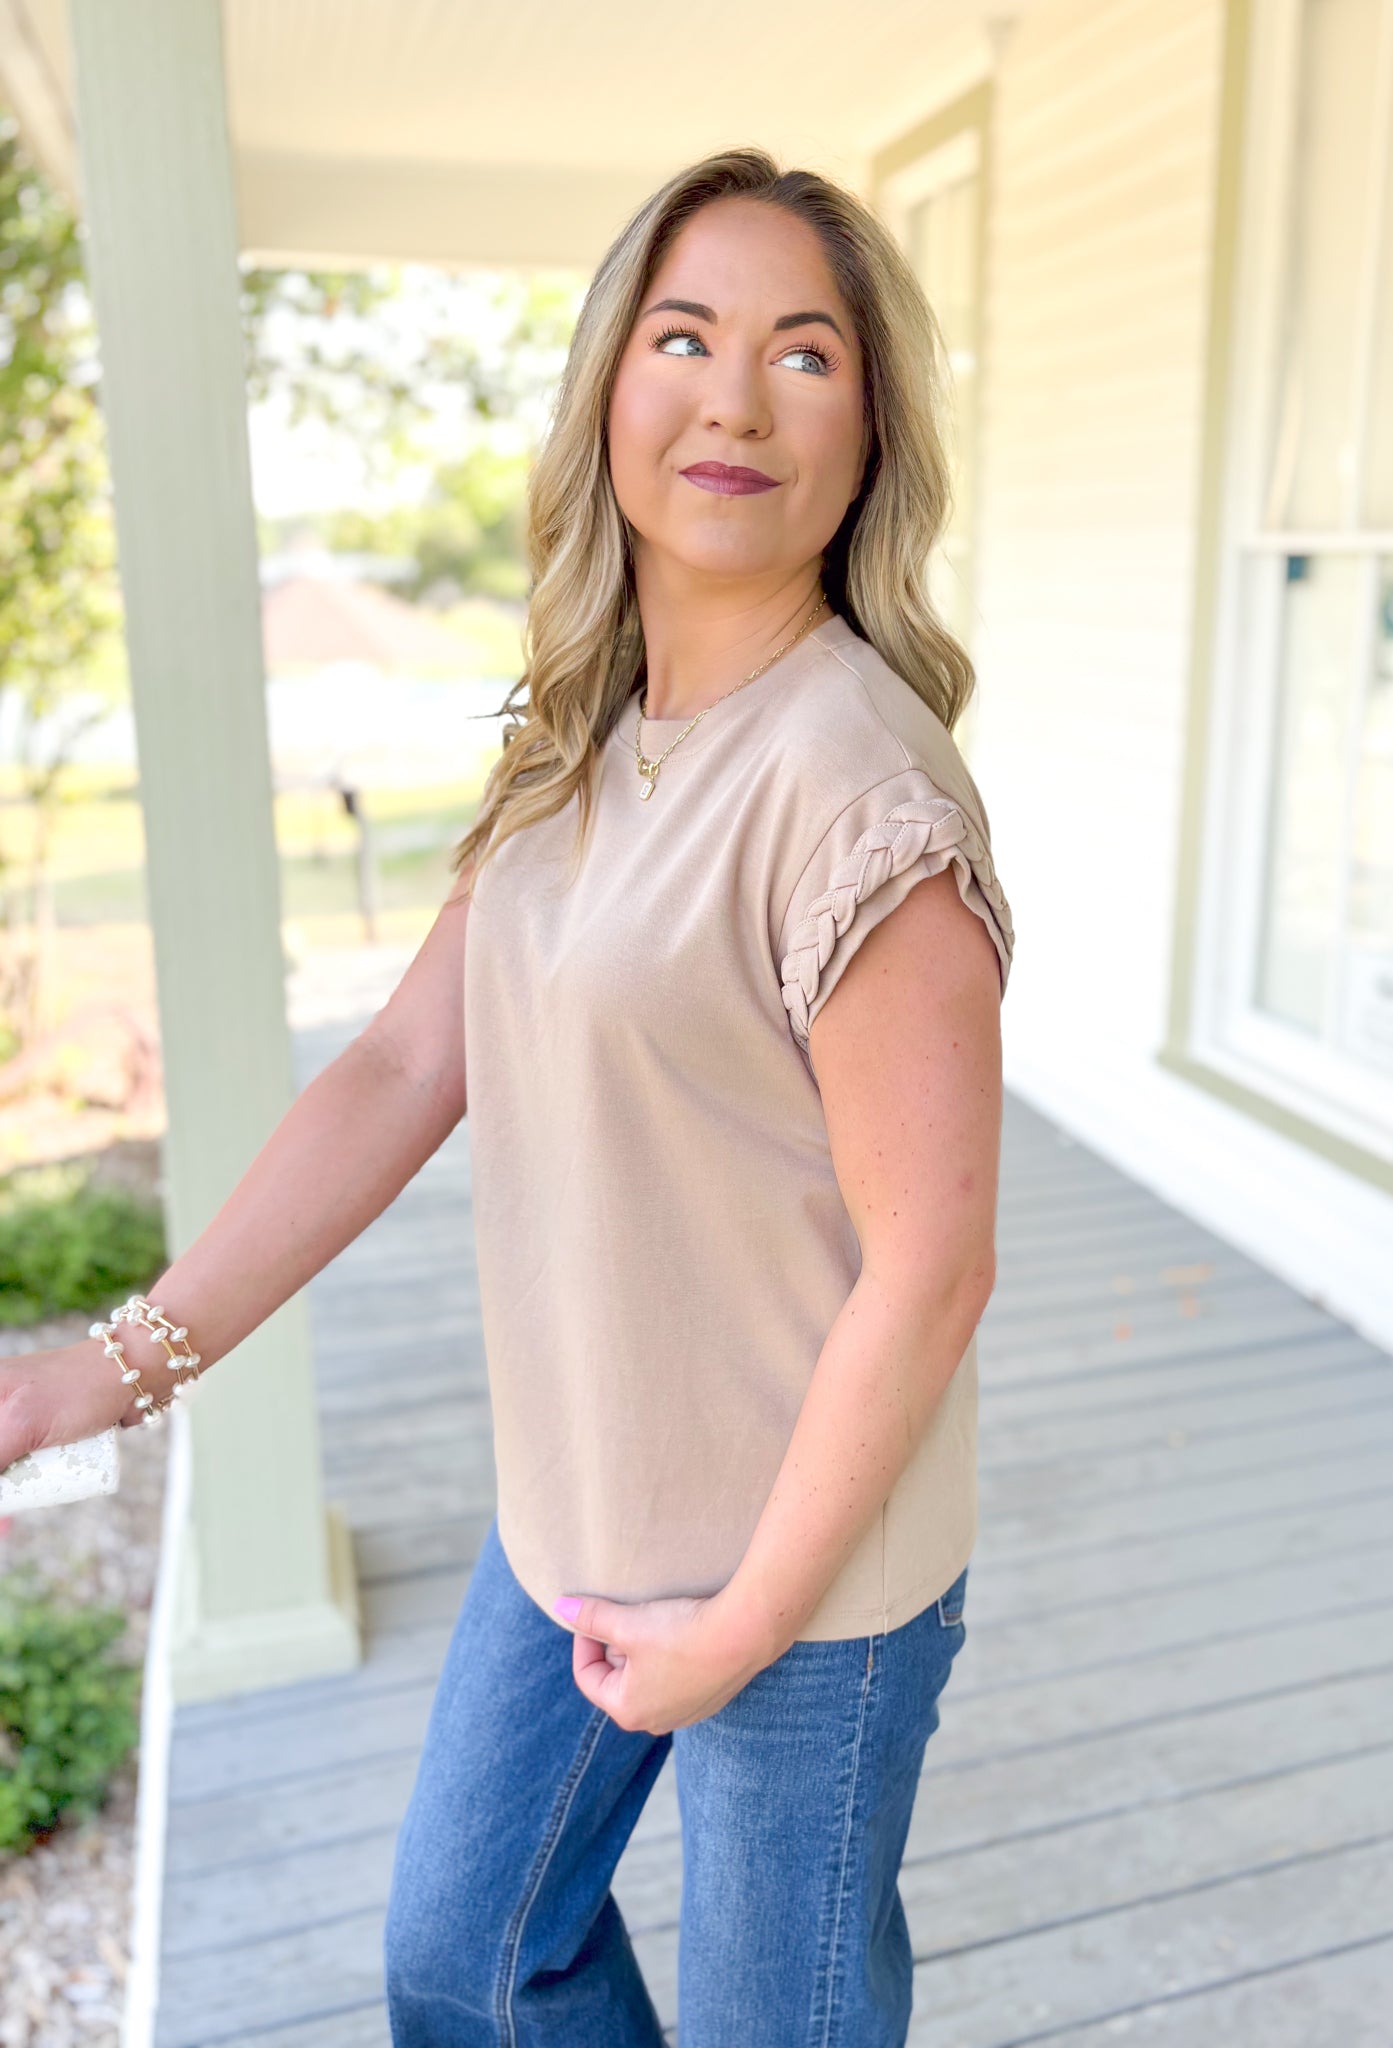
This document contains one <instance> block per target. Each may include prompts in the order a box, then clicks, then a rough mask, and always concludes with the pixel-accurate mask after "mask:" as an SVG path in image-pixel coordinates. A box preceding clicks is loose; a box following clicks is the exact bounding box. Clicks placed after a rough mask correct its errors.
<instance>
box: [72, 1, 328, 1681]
mask: <svg viewBox="0 0 1393 2048" xmlns="http://www.w3.org/2000/svg"><path fill="white" fill-rule="evenodd" d="M70 15H71V24H72V42H73V62H74V67H75V74H76V99H77V111H78V131H79V133H78V141H79V150H80V156H81V166H82V183H83V192H84V211H85V218H86V223H87V234H88V242H87V255H88V266H89V273H90V280H91V286H92V292H93V298H94V302H95V306H96V313H97V323H98V328H99V332H100V338H101V357H102V405H103V411H104V414H105V417H106V425H107V434H108V441H109V446H110V455H111V468H112V475H113V479H114V485H115V496H116V527H117V540H118V545H119V550H120V562H121V584H122V589H123V591H124V595H125V609H126V639H127V645H128V648H129V653H130V665H131V678H132V688H133V693H134V707H135V726H136V737H137V743H138V748H139V759H140V783H141V798H142V804H143V809H144V816H145V832H146V847H147V874H148V882H149V908H150V918H151V924H152V926H153V932H154V947H155V964H156V971H157V978H158V989H159V1007H160V1026H161V1034H162V1040H163V1049H164V1074H165V1087H166V1090H167V1096H168V1105H169V1129H168V1136H167V1138H166V1141H165V1181H166V1195H165V1207H166V1217H167V1222H168V1230H169V1248H170V1255H171V1257H173V1256H175V1255H177V1253H178V1252H179V1251H181V1250H182V1249H183V1248H184V1247H185V1246H186V1245H187V1244H188V1243H189V1242H190V1241H191V1240H192V1239H193V1238H194V1237H196V1236H197V1235H198V1233H199V1232H200V1231H201V1230H202V1229H203V1228H204V1226H205V1225H206V1224H207V1223H208V1221H209V1220H210V1219H211V1217H212V1216H213V1214H214V1212H215V1211H216V1210H217V1209H218V1208H219V1207H220V1206H221V1205H222V1203H223V1201H224V1200H225V1199H226V1197H227V1195H228V1194H229V1193H230V1191H231V1189H232V1187H233V1186H234V1185H235V1183H236V1181H237V1180H238V1179H239V1178H240V1176H241V1175H242V1173H243V1172H244V1171H245V1169H246V1167H247V1165H248V1164H249V1163H250V1161H251V1159H252V1158H253V1157H254V1156H255V1154H256V1152H257V1151H258V1150H259V1149H260V1147H261V1146H262V1144H263V1143H264V1142H265V1140H266V1138H267V1137H268V1136H269V1135H270V1133H271V1131H272V1130H273V1128H274V1127H275V1125H276V1123H277V1122H278V1121H279V1119H280V1118H281V1116H282V1115H283V1114H284V1113H285V1110H286V1108H287V1106H288V1105H289V1103H290V1101H291V1100H292V1097H293V1093H294V1084H293V1080H292V1070H291V1057H290V1039H289V1032H288V1028H287V1024H286V1015H285V985H284V971H285V970H284V957H283V953H282V945H281V927H280V878H279V872H278V868H277V863H276V846H275V836H274V829H273V816H272V802H271V794H272V793H271V776H270V762H269V753H268V747H267V731H266V702H265V693H264V687H263V674H262V657H261V626H260V604H259V593H258V585H257V559H256V535H255V527H254V523H253V514H252V497H251V478H250V468H249V461H248V452H247V428H246V397H245V388H246V387H245V373H244V364H243V353H242V335H241V327H240V321H239V314H238V283H237V231H236V220H235V214H234V204H233V188H232V172H231V162H230V149H229V143H228V132H227V109H226V96H225V91H224V82H223V57H222V23H221V17H220V12H219V8H218V4H217V0H71V5H70ZM307 1308H308V1305H307V1302H306V1300H305V1297H304V1295H303V1294H301V1295H300V1296H298V1297H296V1299H294V1300H293V1301H291V1302H288V1303H287V1304H286V1305H285V1307H284V1308H282V1309H281V1310H280V1311H279V1312H278V1313H277V1314H276V1315H274V1316H272V1317H271V1318H270V1319H269V1321H267V1322H266V1323H264V1324H263V1325H262V1327H261V1328H260V1329H259V1330H258V1331H256V1332H255V1333H254V1334H253V1335H252V1336H251V1337H250V1338H249V1339H248V1340H247V1342H246V1343H244V1344H242V1345H241V1346H240V1347H239V1348H238V1349H237V1350H236V1351H235V1352H233V1353H232V1354H231V1355H230V1356H228V1357H226V1358H224V1359H221V1360H220V1361H219V1362H218V1364H217V1365H215V1366H214V1367H212V1368H211V1369H210V1371H209V1374H208V1378H207V1380H206V1382H205V1383H204V1384H203V1385H202V1386H201V1387H200V1388H199V1392H198V1397H197V1399H196V1400H195V1401H193V1402H192V1403H191V1404H190V1406H189V1408H188V1409H187V1410H186V1411H179V1412H177V1413H176V1414H175V1415H174V1416H173V1417H171V1422H172V1424H173V1425H174V1427H175V1430H176V1432H183V1431H186V1432H187V1435H186V1437H184V1438H183V1439H182V1441H181V1439H180V1437H179V1436H178V1435H176V1438H175V1440H174V1441H173V1442H172V1443H171V1451H172V1453H174V1455H175V1456H176V1458H186V1459H187V1460H188V1461H189V1462H188V1466H187V1469H186V1475H185V1476H186V1477H187V1479H188V1482H189V1486H188V1491H189V1510H188V1515H187V1519H186V1520H185V1521H184V1523H183V1527H182V1531H181V1535H180V1542H179V1555H178V1560H177V1573H176V1579H175V1586H176V1593H175V1598H174V1610H173V1613H174V1619H173V1639H172V1645H171V1670H170V1683H171V1688H172V1693H173V1697H174V1699H175V1700H176V1701H178V1700H183V1699H198V1698H208V1697H212V1696H216V1695H218V1694H221V1693H225V1692H229V1691H234V1690H240V1689H245V1688H254V1687H260V1686H265V1685H273V1684H283V1683H286V1682H289V1681H290V1680H293V1679H297V1678H302V1677H309V1676H312V1675H315V1674H319V1673H324V1672H331V1671H338V1670H344V1669H347V1668H348V1667H350V1666H351V1665H353V1664H355V1663H357V1662H358V1661H359V1658H360V1655H361V1649H360V1642H359V1632H358V1613H357V1595H356V1587H355V1582H354V1577H353V1569H352V1552H351V1545H350V1542H349V1537H348V1531H347V1528H346V1525H345V1523H344V1521H343V1517H342V1515H341V1514H340V1513H339V1512H338V1511H337V1510H336V1509H333V1508H330V1509H327V1510H326V1506H325V1502H324V1500H323V1497H322V1489H321V1479H320V1456H319V1440H318V1425H317V1417H316V1411H315V1400H314V1380H313V1373H312V1364H311V1353H310V1339H309V1318H308V1313H307ZM189 1323H190V1328H191V1330H192V1331H194V1332H195V1337H196V1330H197V1309H196V1305H195V1306H191V1308H190V1312H189Z"/></svg>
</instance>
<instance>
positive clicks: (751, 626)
mask: <svg viewBox="0 0 1393 2048" xmlns="http://www.w3.org/2000/svg"><path fill="white" fill-rule="evenodd" d="M635 568H636V574H635V587H636V590H637V595H638V608H639V617H640V619H641V620H642V622H643V639H644V649H645V653H646V655H647V663H648V681H647V702H646V707H645V716H646V717H648V718H694V717H695V716H696V714H697V712H698V711H705V710H707V709H708V708H709V707H710V706H711V705H712V704H714V703H715V702H716V700H717V698H718V697H723V696H724V695H725V693H726V692H727V691H728V690H733V689H734V688H735V685H736V684H737V683H739V682H741V681H743V679H744V678H745V677H746V676H747V675H748V674H749V673H750V670H751V669H753V668H758V667H759V665H760V663H761V662H765V661H768V659H769V657H770V656H771V655H772V654H774V653H776V652H777V650H778V649H779V648H780V647H782V646H783V644H784V642H785V641H787V640H791V639H792V638H793V635H794V634H795V633H796V632H797V631H798V629H799V627H800V626H801V625H802V624H803V621H804V620H805V619H806V618H807V616H808V613H809V612H810V611H811V610H812V608H813V606H814V605H815V604H816V603H817V600H818V592H819V589H820V587H821V581H822V564H821V561H820V560H819V561H813V562H809V563H806V564H805V565H804V566H803V567H802V568H800V569H797V570H795V571H792V572H790V573H786V574H783V575H781V576H779V577H771V578H769V579H767V580H766V581H764V582H761V583H759V584H757V585H752V584H751V583H750V582H749V581H744V582H742V583H740V584H724V585H721V584H713V583H711V582H697V581H696V580H695V579H693V578H691V577H689V576H687V575H685V574H684V573H682V572H680V571H678V572H677V573H674V570H673V568H671V567H664V566H663V565H662V564H659V563H655V562H654V561H653V560H652V558H651V555H650V553H649V551H648V550H646V549H644V550H642V551H641V552H640V554H639V556H638V559H637V562H636V565H635ZM830 616H831V613H830V610H824V611H823V612H821V613H820V614H819V617H818V619H817V620H816V621H815V622H814V623H815V624H822V623H823V622H824V621H825V620H826V619H828V618H829V617H830Z"/></svg>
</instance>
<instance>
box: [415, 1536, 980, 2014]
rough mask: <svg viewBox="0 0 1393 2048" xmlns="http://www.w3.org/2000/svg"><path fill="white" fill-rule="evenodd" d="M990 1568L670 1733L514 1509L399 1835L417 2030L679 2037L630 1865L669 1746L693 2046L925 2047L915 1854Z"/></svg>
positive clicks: (475, 1600)
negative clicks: (516, 1529)
mask: <svg viewBox="0 0 1393 2048" xmlns="http://www.w3.org/2000/svg"><path fill="white" fill-rule="evenodd" d="M966 1585H967V1571H966V1570H965V1569H964V1571H963V1572H962V1573H961V1574H960V1575H959V1577H958V1578H957V1580H956V1581H955V1582H954V1584H953V1585H952V1586H950V1587H949V1588H948V1590H947V1591H946V1592H945V1593H944V1594H943V1595H942V1597H941V1598H940V1599H938V1600H935V1601H933V1602H931V1604H930V1605H929V1606H928V1607H926V1608H925V1609H924V1610H923V1612H922V1613H920V1614H918V1615H916V1616H915V1617H914V1618H913V1619H912V1620H911V1621H907V1622H905V1623H904V1624H903V1625H902V1626H901V1627H899V1628H895V1629H891V1630H889V1631H888V1633H881V1634H876V1635H871V1636H855V1637H851V1638H849V1639H847V1640H844V1641H835V1642H797V1643H794V1644H792V1645H791V1646H790V1647H789V1648H788V1649H787V1650H785V1651H784V1653H783V1655H782V1656H781V1657H778V1658H776V1660H775V1661H774V1662H773V1663H772V1664H769V1665H767V1666H766V1667H765V1669H764V1670H762V1671H760V1672H758V1673H756V1675H755V1677H753V1678H752V1679H751V1680H750V1681H749V1683H748V1684H747V1685H745V1686H743V1687H742V1688H741V1690H740V1691H739V1692H738V1693H736V1694H735V1695H734V1697H733V1698H732V1699H730V1700H728V1701H727V1702H726V1704H725V1705H724V1706H723V1707H722V1708H720V1710H719V1711H718V1712H717V1713H714V1714H711V1715H709V1716H708V1717H707V1718H706V1719H705V1720H703V1721H696V1722H693V1723H692V1725H691V1726H690V1727H686V1728H678V1729H674V1730H673V1731H672V1733H670V1734H667V1735H651V1734H648V1733H644V1732H636V1731H634V1730H630V1729H623V1728H620V1727H619V1726H618V1724H617V1723H616V1722H614V1721H612V1720H611V1719H610V1717H609V1715H608V1714H606V1713H605V1712H604V1710H603V1708H600V1707H596V1706H594V1705H592V1703H591V1702H590V1701H589V1700H588V1699H587V1698H586V1697H585V1695H584V1693H582V1692H581V1691H580V1689H579V1687H578V1686H577V1685H576V1682H575V1679H574V1677H573V1676H572V1672H571V1655H572V1652H571V1632H570V1630H569V1629H566V1628H563V1627H562V1625H561V1623H560V1622H559V1621H556V1620H553V1619H552V1618H551V1617H550V1616H549V1615H547V1614H546V1613H544V1612H543V1610H542V1609H541V1608H540V1607H539V1606H538V1605H537V1603H536V1601H534V1600H533V1599H532V1598H531V1596H530V1595H529V1594H527V1593H526V1592H524V1590H523V1588H522V1587H521V1586H520V1585H519V1584H518V1582H517V1580H516V1579H515V1578H514V1576H513V1573H512V1570H511V1568H510V1566H509V1564H508V1561H507V1559H506V1557H505V1556H504V1554H503V1548H502V1545H501V1543H500V1542H499V1538H498V1525H497V1522H496V1521H495V1522H494V1523H492V1524H491V1525H490V1528H489V1531H488V1535H487V1537H486V1538H485V1541H484V1545H483V1548H482V1550H481V1551H480V1554H479V1560H478V1563H477V1564H476V1565H475V1567H474V1573H473V1576H472V1578H471V1579H470V1582H469V1586H468V1589H467V1591H466V1593H465V1596H464V1601H463V1603H462V1605H461V1608H460V1612H459V1618H458V1620H457V1621H456V1623H455V1628H454V1633H453V1635H452V1637H451V1640H450V1645H449V1649H448V1650H447V1652H446V1656H445V1664H444V1668H443V1671H442V1673H441V1677H440V1684H439V1687H438V1690H437V1692H436V1695H435V1700H434V1704H433V1706H432V1709H431V1715H430V1722H429V1725H428V1728H427V1731H426V1738H425V1744H424V1747H423V1749H422V1752H421V1758H420V1764H419V1767H418V1770H417V1775H416V1782H415V1786H414V1789H413V1791H412V1794H411V1799H410V1801H409V1803H408V1806H407V1810H406V1814H405V1817H404V1819H403V1822H402V1827H401V1831H400V1833H399V1835H398V1837H397V1845H396V1856H395V1862H394V1867H393V1873H392V1889H391V1896H390V1899H389V1902H388V1910H387V1922H386V1930H385V1961H386V1979H387V2009H388V2014H389V2017H390V2020H391V2029H392V2042H393V2048H662V2043H663V2033H662V2028H661V2025H660V2023H659V2019H658V2014H657V2012H656V2010H655V2008H654V2005H653V2001H652V1999H651V1997H650V1995H649V1992H648V1988H647V1986H646V1985H645V1983H644V1981H643V1978H642V1975H641V1974H640V1971H639V1967H638V1963H637V1961H636V1959H635V1956H634V1952H633V1949H632V1947H631V1945H630V1941H629V1935H628V1930H627V1929H626V1927H625V1925H624V1921H623V1917H622V1915H621V1913H620V1910H619V1907H618V1905H617V1904H616V1902H615V1899H614V1895H613V1893H612V1891H611V1889H610V1880H611V1878H612V1876H613V1874H614V1869H615V1865H616V1864H617V1863H618V1861H619V1856H620V1853H621V1851H622V1850H623V1848H624V1844H625V1843H626V1842H627V1840H628V1838H629V1835H630V1833H631V1831H632V1829H633V1826H634V1823H635V1821H636V1820H637V1819H638V1816H639V1813H640V1811H641V1810H642V1807H643V1804H644V1801H645V1800H646V1798H647V1797H648V1794H649V1792H650V1790H651V1789H652V1786H653V1781H654V1779H655V1778H656V1777H657V1775H658V1772H659V1770H660V1768H661V1767H662V1764H663V1760H664V1759H665V1757H666V1756H667V1753H668V1750H669V1748H672V1749H673V1750H674V1751H675V1753H676V1754H675V1763H674V1768H675V1773H676V1785H677V1796H678V1804H679V1808H680V1812H681V1822H682V1896H681V1921H680V1928H679V1937H678V1982H677V1999H678V2023H679V2031H678V2040H679V2042H680V2048H902V2044H903V2043H904V2041H905V2038H906V2034H907V2032H908V2028H909V2018H910V2007H911V2003H912V1993H913V1960H912V1956H911V1953H910V1944H909V1930H908V1928H907V1926H906V1924H905V1915H904V1906H903V1902H902V1901H901V1898H900V1892H899V1884H898V1877H899V1869H900V1859H901V1857H902V1856H903V1854H904V1846H905V1839H906V1836H907V1834H908V1831H909V1821H910V1813H911V1810H912V1808H913V1805H914V1796H915V1792H916V1789H917V1787H918V1782H919V1771H920V1766H921V1764H922V1761H923V1755H924V1747H925V1744H926V1743H927V1742H928V1739H929V1737H930V1735H931V1734H932V1733H933V1731H934V1729H935V1728H936V1727H937V1726H938V1704H937V1702H938V1696H939V1694H940V1693H941V1692H942V1690H943V1687H944V1685H945V1684H946V1682H947V1679H948V1673H949V1670H950V1668H951V1666H952V1662H953V1659H954V1657H955V1656H956V1655H957V1652H958V1650H959V1649H960V1648H961V1646H962V1643H963V1639H964V1636H965V1633H966V1631H965V1628H964V1624H963V1620H962V1609H963V1600H964V1595H965V1591H966Z"/></svg>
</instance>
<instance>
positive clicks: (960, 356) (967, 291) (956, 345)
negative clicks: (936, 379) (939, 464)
mask: <svg viewBox="0 0 1393 2048" xmlns="http://www.w3.org/2000/svg"><path fill="white" fill-rule="evenodd" d="M987 92H988V88H986V87H985V86H980V87H977V88H975V89H974V90H973V91H972V92H970V93H967V94H965V95H964V96H963V97H962V98H961V99H959V100H956V101H954V102H953V104H952V105H951V106H949V107H946V108H944V109H943V110H942V111H941V112H940V113H939V114H938V115H936V116H934V117H933V118H932V119H931V120H930V121H928V122H926V123H925V124H924V126H923V128H921V129H919V130H917V131H916V132H915V134H914V135H912V136H910V137H907V138H906V139H905V140H904V141H903V142H901V143H899V144H897V145H896V146H895V147H894V148H893V149H892V150H888V151H886V152H885V154H884V157H883V158H882V159H881V161H880V162H879V164H878V165H877V176H876V199H877V203H878V205H879V207H880V211H881V213H882V215H883V216H884V218H885V220H886V222H887V224H888V225H889V227H890V230H891V232H892V233H893V234H894V235H895V237H896V239H897V240H898V241H899V243H900V245H901V247H902V248H903V249H904V251H905V253H906V254H907V256H908V257H909V260H910V262H911V263H912V264H913V266H914V271H915V275H916V276H917V277H918V279H919V282H920V284H921V285H922V286H923V287H924V292H925V296H926V297H927V299H928V301H929V304H930V305H931V306H932V308H933V311H934V316H935V318H936V319H937V321H938V325H939V328H940V330H941V332H942V335H943V341H944V347H945V350H946V354H947V359H948V370H949V377H950V398H951V401H952V403H951V412H950V416H949V418H948V419H947V420H946V421H944V422H942V423H941V426H942V431H943V433H944V439H945V443H946V446H947V451H948V455H949V459H950V462H951V465H952V488H953V506H952V513H951V517H950V519H949V522H948V525H947V527H946V529H945V531H944V533H943V535H942V538H941V540H940V542H939V546H938V548H937V549H936V550H935V554H934V557H933V560H932V561H931V563H930V565H929V589H930V594H931V595H932V597H933V600H934V604H935V606H936V608H937V610H938V613H939V616H940V617H941V618H942V619H943V620H944V622H945V624H946V625H947V627H948V629H949V631H950V632H951V633H952V634H953V635H954V636H955V638H957V639H958V640H960V641H961V642H962V644H963V646H964V647H966V648H967V649H968V652H969V653H971V651H972V638H973V633H972V621H973V616H974V613H973V591H974V560H973V532H974V525H975V519H976V504H977V445H978V387H979V382H980V375H981V370H980V364H981V313H982V275H981V271H982V239H983V235H982V220H983V203H984V201H983V165H984V161H985V153H986V135H985V131H986V119H987V104H988V102H987ZM975 702H976V700H975V698H974V700H973V703H974V706H975ZM971 720H972V709H971V708H970V709H969V711H968V713H967V715H966V718H965V719H964V721H963V724H964V725H970V723H971ZM958 738H959V740H960V741H962V742H963V743H964V745H966V744H967V741H966V739H965V736H964V733H963V730H962V728H961V727H960V728H959V731H958Z"/></svg>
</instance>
